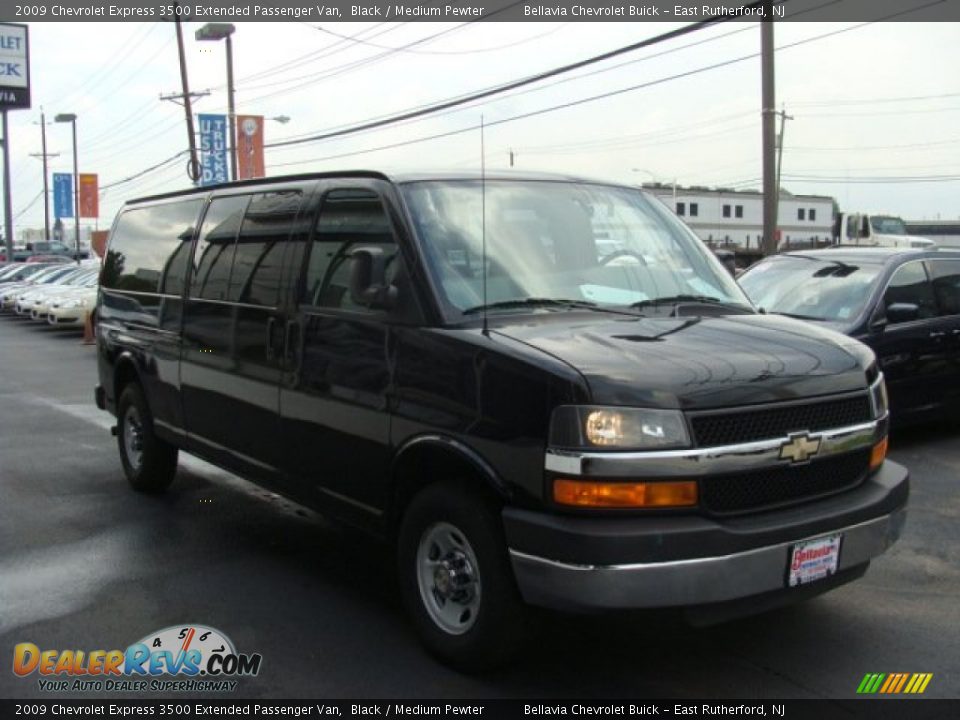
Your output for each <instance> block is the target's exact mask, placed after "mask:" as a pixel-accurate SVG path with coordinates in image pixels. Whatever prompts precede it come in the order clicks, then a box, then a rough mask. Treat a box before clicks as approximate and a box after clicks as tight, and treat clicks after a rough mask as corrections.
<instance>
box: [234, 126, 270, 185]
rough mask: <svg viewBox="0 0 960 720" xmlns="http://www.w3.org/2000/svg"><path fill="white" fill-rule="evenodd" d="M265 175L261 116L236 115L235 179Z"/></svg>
mask: <svg viewBox="0 0 960 720" xmlns="http://www.w3.org/2000/svg"><path fill="white" fill-rule="evenodd" d="M265 175H266V171H265V169H264V163H263V115H237V179H238V180H249V179H250V178H261V177H264V176H265Z"/></svg>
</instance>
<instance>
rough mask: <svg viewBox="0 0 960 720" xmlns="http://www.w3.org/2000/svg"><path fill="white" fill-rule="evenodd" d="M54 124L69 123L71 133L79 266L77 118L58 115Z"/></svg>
mask: <svg viewBox="0 0 960 720" xmlns="http://www.w3.org/2000/svg"><path fill="white" fill-rule="evenodd" d="M53 119H54V121H55V122H68V123H70V126H71V129H72V131H73V241H74V245H75V248H74V249H75V251H76V253H77V264H78V265H79V264H80V176H79V174H78V173H77V116H76V114H74V113H60V114H59V115H57V116H56V117H54V118H53Z"/></svg>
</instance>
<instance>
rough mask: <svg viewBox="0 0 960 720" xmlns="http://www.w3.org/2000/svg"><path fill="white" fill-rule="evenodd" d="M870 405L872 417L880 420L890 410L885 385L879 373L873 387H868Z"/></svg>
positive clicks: (881, 374)
mask: <svg viewBox="0 0 960 720" xmlns="http://www.w3.org/2000/svg"><path fill="white" fill-rule="evenodd" d="M870 404H871V406H872V407H873V417H874V418H882V417H883V416H884V415H886V414H887V412H888V411H889V410H890V401H889V399H888V398H887V383H886V381H885V380H884V379H883V373H880V375H879V377H877V379H876V381H875V382H874V383H873V385H871V386H870Z"/></svg>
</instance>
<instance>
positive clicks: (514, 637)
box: [397, 482, 526, 672]
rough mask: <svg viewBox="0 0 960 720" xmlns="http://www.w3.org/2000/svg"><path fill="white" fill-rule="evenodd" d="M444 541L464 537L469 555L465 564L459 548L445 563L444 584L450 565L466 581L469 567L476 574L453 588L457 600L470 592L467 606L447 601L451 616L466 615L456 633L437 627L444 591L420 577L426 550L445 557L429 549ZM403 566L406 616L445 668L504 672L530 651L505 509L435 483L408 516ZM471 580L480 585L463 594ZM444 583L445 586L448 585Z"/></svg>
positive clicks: (400, 549) (400, 552) (460, 487)
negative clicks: (504, 520) (508, 545)
mask: <svg viewBox="0 0 960 720" xmlns="http://www.w3.org/2000/svg"><path fill="white" fill-rule="evenodd" d="M448 529H449V530H448ZM437 533H439V535H438V537H442V536H443V535H444V534H445V533H446V534H448V535H450V536H451V537H453V535H454V533H456V534H459V536H460V540H461V541H465V547H466V548H468V549H469V551H470V552H467V553H466V555H465V556H464V557H460V556H458V555H457V554H458V553H460V554H461V555H463V553H462V552H461V549H462V547H463V546H458V547H457V548H455V549H454V550H453V551H452V552H450V553H447V554H441V555H439V557H440V558H446V560H444V561H443V562H438V563H437V565H442V566H443V570H442V571H441V576H443V575H445V574H446V573H447V571H448V570H450V566H448V565H447V564H445V563H453V570H452V572H453V573H454V574H455V575H457V573H460V572H461V571H462V569H463V565H462V561H463V560H464V559H467V560H468V562H467V563H466V565H467V566H468V568H469V570H472V572H469V570H468V571H467V572H465V573H462V574H460V575H457V577H458V579H457V580H456V581H451V582H450V583H449V585H448V586H447V587H450V586H452V587H454V588H457V592H461V590H460V588H466V591H467V594H468V595H469V599H468V600H465V599H463V598H460V599H459V600H456V601H455V602H454V601H451V600H444V603H446V602H450V603H451V604H450V608H447V609H451V608H452V609H454V612H455V613H456V612H457V611H458V610H459V611H461V612H460V615H459V617H457V618H456V619H455V620H453V623H452V624H453V625H456V626H457V627H456V628H453V629H449V628H445V627H444V626H443V625H442V624H441V623H442V622H443V621H442V620H437V619H435V617H436V616H437V614H438V613H442V612H444V610H443V609H441V610H438V609H437V608H438V607H439V602H440V600H441V597H439V596H440V595H441V593H440V590H439V586H438V584H437V583H436V582H433V583H431V582H429V581H424V582H426V583H427V585H428V586H429V585H432V591H431V590H427V589H423V590H422V589H421V580H422V576H423V577H426V575H427V573H426V572H424V573H421V572H420V563H421V556H420V555H419V553H420V548H421V543H422V542H423V543H424V548H425V555H426V556H429V555H430V553H429V552H426V549H427V548H430V547H433V548H434V549H437V550H439V548H438V547H437V546H436V545H431V543H430V542H429V539H430V538H432V537H434V535H435V534H437ZM468 556H472V558H470V557H468ZM397 558H398V575H399V583H400V592H401V595H402V597H403V602H404V605H405V606H406V608H407V612H408V613H409V614H410V616H411V618H412V619H413V622H414V625H415V626H416V629H417V632H418V634H419V636H420V640H421V641H422V642H423V644H424V645H425V646H426V647H427V649H428V650H429V651H430V652H431V653H432V654H433V655H434V656H436V657H437V658H438V659H440V660H441V661H442V662H444V663H445V664H447V665H449V666H451V667H453V668H456V669H458V670H461V671H464V672H477V671H481V670H486V669H490V668H493V667H496V666H498V665H502V664H504V663H505V662H507V661H508V660H510V659H511V658H512V656H513V655H514V654H515V653H516V652H517V651H518V650H519V649H520V648H521V647H522V646H523V643H524V641H525V639H526V623H525V622H524V621H525V615H526V607H525V605H524V603H523V601H522V599H521V598H520V594H519V592H518V591H517V587H516V583H515V581H514V578H513V571H512V569H511V567H510V560H509V557H508V555H507V549H506V546H505V543H504V536H503V523H502V521H501V519H500V513H499V508H498V507H497V505H496V504H495V503H493V502H491V500H490V499H488V498H487V497H486V496H485V495H484V494H481V493H480V492H479V491H477V490H475V489H473V488H472V487H470V486H468V485H467V484H466V483H459V482H456V483H454V482H450V483H436V484H433V485H429V486H428V487H426V488H425V489H423V490H421V491H420V492H419V493H418V494H417V495H416V496H415V497H414V498H413V500H412V501H411V502H410V505H409V506H408V507H407V509H406V512H405V513H404V515H403V519H402V522H401V525H400V533H399V537H398V543H397ZM473 561H475V567H474V562H473ZM456 563H461V565H460V566H457V565H456ZM468 575H469V576H471V577H475V578H476V579H478V582H476V583H473V582H465V584H464V585H462V586H461V585H460V584H459V582H460V579H461V578H463V577H466V576H468ZM433 577H436V575H434V576H433ZM447 577H448V578H449V577H451V576H450V575H447ZM440 579H441V581H442V582H444V581H443V577H441V578H440ZM475 589H478V590H479V592H476V590H475ZM451 597H454V596H451ZM474 598H475V599H476V606H475V607H474V606H473V605H472V603H473V602H474ZM444 608H446V606H445V605H444Z"/></svg>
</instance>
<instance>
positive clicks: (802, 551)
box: [787, 533, 843, 587]
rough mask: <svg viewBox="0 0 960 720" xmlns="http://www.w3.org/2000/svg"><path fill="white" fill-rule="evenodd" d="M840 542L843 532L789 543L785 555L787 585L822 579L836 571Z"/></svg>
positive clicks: (841, 541) (792, 585) (794, 585)
mask: <svg viewBox="0 0 960 720" xmlns="http://www.w3.org/2000/svg"><path fill="white" fill-rule="evenodd" d="M842 543H843V533H836V534H834V535H824V536H823V537H818V538H813V539H812V540H804V541H803V542H798V543H794V544H793V545H791V546H790V554H789V555H788V557H787V587H797V586H798V585H806V584H807V583H812V582H816V581H817V580H823V579H824V578H828V577H830V576H831V575H833V574H834V573H835V572H837V568H838V567H839V565H840V546H841V544H842Z"/></svg>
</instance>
